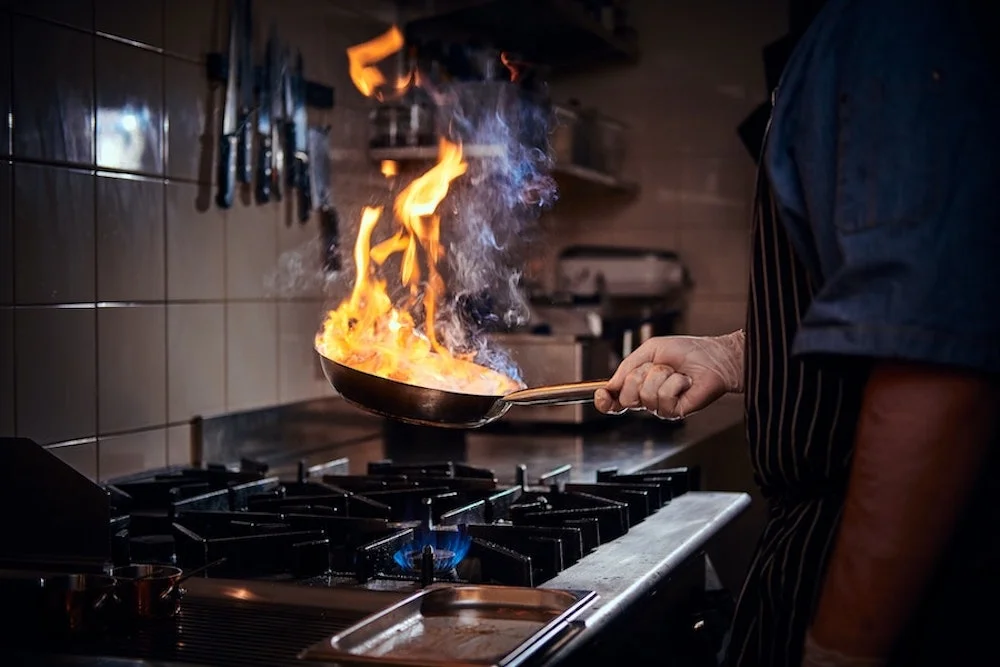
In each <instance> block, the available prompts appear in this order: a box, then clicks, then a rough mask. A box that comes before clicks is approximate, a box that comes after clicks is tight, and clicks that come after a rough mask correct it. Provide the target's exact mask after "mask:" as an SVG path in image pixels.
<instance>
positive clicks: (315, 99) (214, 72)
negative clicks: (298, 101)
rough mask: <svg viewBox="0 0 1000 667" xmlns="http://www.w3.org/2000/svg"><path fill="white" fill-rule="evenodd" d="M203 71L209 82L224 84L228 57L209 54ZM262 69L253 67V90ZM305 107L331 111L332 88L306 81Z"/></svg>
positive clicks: (256, 66) (257, 88)
mask: <svg viewBox="0 0 1000 667" xmlns="http://www.w3.org/2000/svg"><path fill="white" fill-rule="evenodd" d="M205 69H206V71H207V73H208V78H209V80H210V81H214V82H216V83H225V82H226V80H227V79H228V77H229V56H228V55H227V54H225V53H209V54H208V57H207V62H206V63H205ZM263 73H264V68H263V67H261V66H259V65H254V67H253V76H254V90H255V91H256V90H260V83H261V79H262V77H263ZM305 84H306V95H305V97H306V100H305V101H306V106H307V107H310V108H312V109H332V108H333V99H334V98H333V88H332V87H331V86H324V85H323V84H321V83H316V82H315V81H308V80H307V81H306V82H305Z"/></svg>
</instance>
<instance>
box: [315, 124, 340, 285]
mask: <svg viewBox="0 0 1000 667" xmlns="http://www.w3.org/2000/svg"><path fill="white" fill-rule="evenodd" d="M329 132H330V128H329V127H326V128H323V129H320V128H310V129H309V163H310V166H311V169H310V170H309V171H310V174H311V176H312V188H311V190H312V192H313V206H314V207H315V208H316V209H318V210H319V227H320V237H321V238H322V240H323V256H322V258H321V259H322V260H323V268H324V269H325V270H326V271H327V273H336V272H337V271H339V270H340V268H341V263H340V252H339V248H338V244H339V241H340V219H339V217H338V216H337V209H336V208H334V206H333V202H332V196H331V193H330V176H331V174H330V147H329V140H330V136H329Z"/></svg>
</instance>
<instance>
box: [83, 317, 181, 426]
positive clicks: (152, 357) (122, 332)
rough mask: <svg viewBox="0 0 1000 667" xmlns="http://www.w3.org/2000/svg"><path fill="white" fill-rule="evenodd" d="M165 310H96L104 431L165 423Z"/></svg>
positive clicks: (99, 405)
mask: <svg viewBox="0 0 1000 667" xmlns="http://www.w3.org/2000/svg"><path fill="white" fill-rule="evenodd" d="M166 329H167V324H166V309H165V307H164V306H126V307H114V308H99V309H98V311H97V355H98V356H97V358H98V359H99V362H100V363H99V368H98V383H97V385H98V399H97V409H98V415H97V417H98V418H97V425H98V431H99V432H100V433H115V432H118V431H127V430H130V429H137V428H146V427H149V426H157V425H161V424H164V423H166V421H167V359H166V357H167V341H166Z"/></svg>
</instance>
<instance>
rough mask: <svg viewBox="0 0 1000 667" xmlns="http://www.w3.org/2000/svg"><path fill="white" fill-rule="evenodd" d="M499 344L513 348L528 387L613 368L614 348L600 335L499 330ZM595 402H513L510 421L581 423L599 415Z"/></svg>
mask: <svg viewBox="0 0 1000 667" xmlns="http://www.w3.org/2000/svg"><path fill="white" fill-rule="evenodd" d="M493 340H494V341H495V342H496V344H497V346H498V347H500V348H502V349H505V350H507V351H509V352H510V355H511V358H512V359H513V361H514V362H515V363H516V364H517V366H518V368H520V369H521V373H522V375H523V378H522V379H523V380H524V382H525V383H526V384H527V385H528V386H529V387H534V386H543V385H547V384H551V383H556V384H559V383H567V382H581V381H586V380H593V379H594V378H605V377H608V376H609V375H610V373H611V372H612V371H613V370H614V366H613V365H612V360H613V358H614V357H613V351H612V349H611V346H610V345H609V344H608V342H607V341H605V340H601V339H599V338H590V337H577V336H565V335H551V336H548V335H534V334H498V335H496V336H494V337H493ZM600 417H601V414H600V413H599V412H598V411H597V410H596V409H595V408H594V405H593V403H592V402H588V403H578V404H575V405H551V406H535V407H519V406H514V407H512V408H511V409H510V411H509V412H508V413H507V416H506V417H505V419H506V420H507V421H516V422H536V423H552V424H579V423H584V422H587V421H591V420H594V419H599V418H600Z"/></svg>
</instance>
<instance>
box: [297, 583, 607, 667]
mask: <svg viewBox="0 0 1000 667" xmlns="http://www.w3.org/2000/svg"><path fill="white" fill-rule="evenodd" d="M595 597H596V596H595V595H594V594H593V593H592V592H589V591H583V592H570V591H559V590H544V589H539V588H515V587H507V586H469V585H460V586H451V585H444V586H434V587H431V588H427V589H424V590H422V591H420V592H419V593H416V594H415V595H413V596H411V597H409V598H407V599H405V600H403V601H402V602H400V603H398V604H396V605H393V606H392V607H389V608H388V609H386V610H385V611H383V612H381V613H379V614H375V615H373V616H370V617H368V618H366V619H365V620H364V621H362V622H361V623H358V624H357V625H355V626H353V627H351V628H348V629H347V630H344V631H343V632H341V633H339V634H337V635H336V636H334V637H332V638H330V639H328V640H325V641H322V642H320V643H318V644H316V645H315V646H313V647H311V648H310V649H308V650H306V651H304V652H303V653H302V654H301V656H300V657H301V658H302V659H303V660H318V661H322V662H324V663H328V662H329V663H336V664H339V665H425V666H427V667H436V666H438V665H440V666H441V667H480V666H482V667H501V666H504V667H513V666H514V665H519V664H523V663H526V662H528V661H529V659H530V658H532V657H535V656H537V655H538V653H539V652H540V651H542V650H544V649H546V648H548V647H550V646H551V645H552V644H553V643H555V642H556V641H557V640H559V639H561V638H562V637H563V636H564V635H565V633H566V632H567V631H571V630H572V628H571V627H570V626H569V625H568V621H569V620H571V619H572V618H573V617H575V616H576V615H579V614H580V613H581V612H582V611H584V610H585V609H586V608H587V607H588V606H589V605H590V604H591V603H592V601H593V600H594V598H595Z"/></svg>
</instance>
